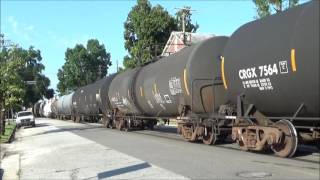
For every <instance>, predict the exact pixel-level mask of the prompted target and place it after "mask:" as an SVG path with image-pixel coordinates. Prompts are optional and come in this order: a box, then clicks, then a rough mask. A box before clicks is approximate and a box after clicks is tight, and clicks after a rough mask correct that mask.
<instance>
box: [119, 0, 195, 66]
mask: <svg viewBox="0 0 320 180" xmlns="http://www.w3.org/2000/svg"><path fill="white" fill-rule="evenodd" d="M178 15H180V14H179V13H178V14H177V16H178ZM186 22H187V23H188V24H187V25H186V27H187V30H190V31H192V32H195V31H196V30H197V28H198V25H193V24H191V14H190V15H188V16H187V21H186ZM178 24H181V23H180V20H179V19H178V18H177V20H176V19H175V18H174V17H172V16H171V15H170V14H169V13H168V12H167V11H166V10H165V9H163V7H162V6H160V5H156V6H154V7H152V6H151V4H150V2H149V1H148V0H137V5H135V6H134V7H133V8H132V9H131V11H130V12H129V14H128V17H127V20H126V22H125V23H124V28H125V31H124V39H125V48H126V50H128V53H129V55H127V56H125V57H124V60H123V65H124V68H125V69H127V68H134V67H136V66H137V65H138V64H139V63H141V64H143V63H145V62H148V61H150V60H152V59H153V58H154V57H156V56H159V55H160V54H161V53H162V49H163V48H164V46H165V44H166V42H167V40H168V38H169V37H170V34H171V32H172V31H177V30H179V28H180V25H178Z"/></svg>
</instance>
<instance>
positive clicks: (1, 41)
mask: <svg viewBox="0 0 320 180" xmlns="http://www.w3.org/2000/svg"><path fill="white" fill-rule="evenodd" d="M13 46H15V44H14V43H13V42H12V41H11V40H9V39H5V38H4V34H2V33H1V34H0V49H1V50H2V48H7V47H13Z"/></svg>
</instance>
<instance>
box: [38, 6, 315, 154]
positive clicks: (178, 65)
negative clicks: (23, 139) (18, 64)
mask: <svg viewBox="0 0 320 180" xmlns="http://www.w3.org/2000/svg"><path fill="white" fill-rule="evenodd" d="M319 92H320V90H319V1H311V2H308V3H305V4H303V5H300V6H298V7H295V8H292V9H289V10H287V11H285V12H281V13H277V14H276V15H273V16H270V17H267V18H263V19H260V20H256V21H253V22H250V23H247V24H245V25H243V26H241V27H240V28H239V29H237V30H236V31H235V32H234V33H233V34H232V35H231V37H224V36H216V37H213V38H210V39H208V40H204V41H202V42H200V43H197V44H195V45H192V46H190V47H186V48H184V49H182V50H181V51H179V52H177V53H175V54H173V55H170V56H168V57H162V58H160V59H158V60H156V61H152V62H151V63H149V64H145V65H143V66H140V67H137V68H135V69H131V70H127V71H125V72H123V73H119V74H113V75H110V76H108V77H106V78H103V79H101V80H99V81H97V82H95V83H93V84H90V85H87V86H85V87H81V88H79V89H77V90H76V91H75V92H73V93H71V94H68V95H65V96H62V97H60V98H59V99H55V100H52V101H51V104H50V107H51V112H50V116H52V117H56V118H58V119H72V120H74V121H75V122H80V121H97V120H99V119H102V120H103V123H104V124H105V126H106V127H110V128H117V129H119V130H130V129H144V128H145V127H148V128H153V126H154V125H155V124H156V123H157V119H158V118H162V119H168V118H176V119H178V131H179V132H180V133H181V134H182V136H183V138H184V139H186V140H187V141H190V142H194V141H199V140H200V141H203V143H205V144H215V143H216V142H217V141H218V140H222V141H223V140H224V139H225V138H226V137H227V136H229V135H231V137H232V139H233V140H234V141H235V142H237V143H238V144H239V146H240V148H241V149H243V150H251V151H260V150H263V149H266V148H271V149H272V150H273V152H274V153H275V154H276V155H278V156H281V157H291V156H293V155H294V154H295V151H296V149H297V145H298V143H313V144H318V145H319V143H320V114H319V113H320V112H319V100H320V99H319V98H320V96H319ZM45 107H46V105H45V104H44V103H37V104H35V106H34V114H35V115H37V116H41V113H39V112H41V109H43V108H45ZM47 114H48V113H47Z"/></svg>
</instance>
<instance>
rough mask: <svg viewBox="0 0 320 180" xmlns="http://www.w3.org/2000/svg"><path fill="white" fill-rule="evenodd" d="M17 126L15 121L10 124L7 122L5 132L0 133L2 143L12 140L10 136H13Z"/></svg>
mask: <svg viewBox="0 0 320 180" xmlns="http://www.w3.org/2000/svg"><path fill="white" fill-rule="evenodd" d="M15 127H16V123H15V122H11V123H10V124H7V125H6V127H5V133H4V134H1V133H0V143H8V142H9V140H10V137H11V136H12V133H14V128H15Z"/></svg>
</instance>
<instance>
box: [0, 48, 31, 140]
mask: <svg viewBox="0 0 320 180" xmlns="http://www.w3.org/2000/svg"><path fill="white" fill-rule="evenodd" d="M23 66H24V62H23V59H22V58H21V56H19V49H17V48H13V49H9V50H7V49H6V48H3V49H2V51H1V53H0V120H1V122H0V127H1V128H0V129H1V131H0V132H1V133H2V134H4V130H5V123H4V114H5V112H6V110H8V109H10V108H13V107H15V106H17V105H18V104H21V103H22V101H23V96H24V93H25V90H24V81H23V79H22V78H21V76H19V74H18V71H19V70H21V69H22V68H23Z"/></svg>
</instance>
